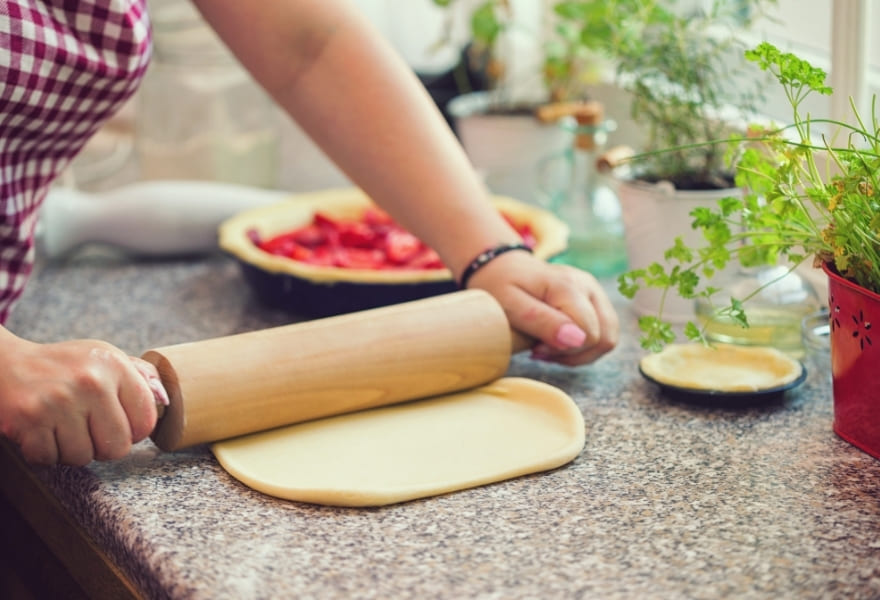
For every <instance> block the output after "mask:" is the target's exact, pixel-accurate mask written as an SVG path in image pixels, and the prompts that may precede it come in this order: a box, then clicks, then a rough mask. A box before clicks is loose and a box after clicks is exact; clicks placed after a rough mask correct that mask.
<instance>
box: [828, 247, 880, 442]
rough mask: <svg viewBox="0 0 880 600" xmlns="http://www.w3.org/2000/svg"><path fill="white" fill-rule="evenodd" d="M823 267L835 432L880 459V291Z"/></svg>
mask: <svg viewBox="0 0 880 600" xmlns="http://www.w3.org/2000/svg"><path fill="white" fill-rule="evenodd" d="M823 268H824V271H825V273H826V274H827V275H828V303H829V309H830V311H831V312H830V317H829V318H830V319H831V378H832V385H833V390H834V432H835V433H836V434H837V435H839V436H840V437H841V438H843V439H845V440H846V441H848V442H849V443H851V444H852V445H854V446H856V447H857V448H860V449H862V450H864V451H865V452H867V453H868V454H870V455H871V456H874V457H875V458H880V295H878V294H875V293H873V292H869V291H868V290H866V289H864V288H862V287H860V286H858V285H856V284H854V283H853V282H851V281H848V280H846V279H844V278H843V277H841V276H840V275H838V274H837V273H836V272H835V271H834V270H833V268H831V267H829V266H828V265H825V266H824V267H823ZM875 323H877V324H878V325H877V326H876V327H873V325H874V324H875Z"/></svg>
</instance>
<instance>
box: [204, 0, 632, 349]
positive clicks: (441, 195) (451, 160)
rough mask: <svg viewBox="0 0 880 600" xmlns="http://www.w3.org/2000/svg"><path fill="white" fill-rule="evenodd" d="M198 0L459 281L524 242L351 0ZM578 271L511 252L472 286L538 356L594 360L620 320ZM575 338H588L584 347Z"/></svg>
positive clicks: (274, 91) (289, 105)
mask: <svg viewBox="0 0 880 600" xmlns="http://www.w3.org/2000/svg"><path fill="white" fill-rule="evenodd" d="M194 1H195V3H196V4H197V5H198V7H199V9H200V11H201V12H202V13H203V15H204V16H205V18H206V20H207V21H208V22H209V23H210V24H211V26H212V27H213V28H214V29H215V30H216V31H217V32H218V33H219V35H220V36H221V37H222V38H223V39H224V41H225V42H226V43H227V44H228V45H229V47H230V48H231V49H232V50H233V52H234V53H235V54H236V55H237V56H238V57H239V59H240V60H241V62H242V64H244V66H245V67H246V68H247V69H248V70H249V71H250V72H251V73H252V74H253V75H254V77H255V79H256V80H257V81H258V82H259V83H260V84H261V85H263V87H265V89H266V90H267V91H268V92H269V93H270V94H271V96H272V97H273V98H274V99H275V100H276V101H277V102H278V103H279V105H281V106H282V107H283V108H284V109H285V110H286V111H287V112H288V113H289V114H290V116H291V117H292V118H294V119H295V120H296V121H297V123H298V124H299V125H300V126H301V127H302V128H303V130H304V131H306V132H307V133H308V134H309V135H310V136H311V137H312V138H313V139H314V140H315V142H316V143H317V144H318V145H319V146H320V147H321V148H322V149H323V150H324V151H325V153H326V154H327V155H328V156H329V157H330V158H331V159H332V160H333V161H334V162H335V163H336V164H338V165H339V167H340V168H341V169H342V170H343V171H344V172H345V173H346V174H347V175H348V176H349V178H350V179H351V180H352V181H354V182H355V183H356V184H357V185H358V186H359V187H360V188H362V189H363V190H364V191H365V192H366V193H367V195H369V196H370V197H371V198H373V199H374V200H375V201H376V202H377V203H379V204H381V205H382V207H383V208H385V209H386V210H387V211H388V212H389V213H390V214H392V215H393V216H394V218H395V219H396V220H397V221H398V222H399V223H400V224H401V225H403V226H404V227H406V228H407V229H409V230H410V231H412V232H413V233H414V234H415V235H417V236H418V237H420V238H421V239H422V240H423V241H425V242H426V243H427V244H428V245H430V246H432V247H433V248H434V249H435V250H436V251H437V252H438V253H439V254H440V256H441V258H442V259H443V261H444V263H445V264H446V265H447V266H448V267H449V268H450V269H451V270H452V272H453V274H454V275H455V277H456V278H458V277H459V276H460V275H461V273H462V271H463V270H464V269H465V268H466V266H467V265H468V263H469V262H470V261H471V260H473V258H474V257H475V256H476V255H477V254H479V253H480V252H482V251H483V250H485V249H487V248H490V247H493V246H496V245H498V244H503V243H512V242H516V241H519V237H518V235H517V234H516V232H515V231H513V230H512V228H511V227H510V226H509V225H508V224H507V223H506V222H505V221H504V219H503V218H501V216H500V215H499V214H498V212H497V211H496V210H495V209H494V208H493V207H492V205H491V204H490V203H489V201H488V192H487V190H486V188H485V186H484V185H483V183H482V181H481V180H480V179H479V177H478V176H477V175H476V173H475V171H474V169H473V168H472V166H471V165H470V162H469V160H468V158H467V156H466V155H465V153H464V151H463V149H462V147H461V145H460V144H459V143H458V140H457V139H456V138H455V136H454V135H453V133H452V132H451V130H450V129H449V127H448V126H447V124H446V122H445V121H444V119H443V118H442V116H441V114H440V112H439V110H437V108H436V106H435V104H434V103H433V102H432V101H431V99H430V97H429V96H428V94H427V92H426V90H425V89H424V87H423V86H422V85H421V83H420V82H419V81H418V79H417V77H416V76H415V74H414V73H413V72H412V70H411V69H410V68H409V67H408V66H407V65H406V64H405V63H404V62H403V61H402V59H401V58H400V57H399V56H398V55H397V53H396V52H395V51H394V49H393V48H391V47H390V45H389V44H388V43H387V42H386V41H385V40H384V38H383V37H382V36H381V35H380V34H379V33H378V32H377V31H376V30H374V29H373V28H372V26H371V25H370V23H369V22H368V21H367V20H366V19H365V18H364V17H363V16H362V15H361V14H360V12H359V11H358V10H357V9H355V8H353V7H352V6H350V5H349V4H348V3H347V2H345V1H344V0H287V1H278V0H276V1H273V2H240V1H239V0H194ZM573 271H574V270H570V269H567V268H563V267H557V266H553V265H547V264H545V263H543V262H542V261H538V260H537V259H534V258H532V257H531V256H530V255H528V254H527V253H525V252H510V253H507V254H505V255H503V256H501V257H499V258H497V259H495V260H494V261H492V262H491V263H489V264H488V265H486V266H485V267H484V268H483V269H481V270H480V271H478V272H477V273H476V274H475V275H474V277H473V278H472V279H471V286H472V287H484V288H485V289H487V290H489V291H490V292H491V293H493V294H494V295H495V297H496V298H497V299H498V300H499V301H500V302H501V304H502V305H503V306H504V308H505V310H506V312H507V314H508V317H509V318H510V320H511V323H512V324H513V326H514V327H516V328H517V329H519V330H520V331H523V332H524V333H527V334H529V335H531V336H533V337H536V338H539V339H541V340H543V341H544V343H545V345H544V346H543V347H540V348H539V354H540V355H541V356H542V357H546V358H550V357H552V356H551V355H553V354H554V352H555V351H557V350H558V351H565V352H566V353H569V354H570V353H571V352H574V353H575V354H576V355H577V356H578V358H576V359H575V358H572V357H571V356H568V357H567V358H565V359H564V361H565V362H577V361H586V360H592V359H593V358H595V357H596V356H595V355H596V353H598V354H602V353H604V352H605V351H607V350H608V349H610V348H611V347H612V346H613V345H614V343H615V342H616V339H617V321H616V316H615V315H614V311H613V309H612V308H611V306H610V303H609V302H608V301H607V298H605V295H604V293H603V292H602V290H601V288H600V286H599V285H598V284H597V283H596V282H595V280H594V279H593V278H592V277H589V276H588V275H586V274H583V273H582V272H578V273H574V272H573ZM566 324H568V325H569V327H568V328H566V329H564V330H563V326H564V325H566ZM572 328H574V329H581V330H583V333H584V336H583V339H582V341H581V343H576V342H578V335H577V333H576V332H575V331H574V330H573V329H572ZM560 332H561V333H560ZM585 346H589V348H590V352H586V353H585V352H584V350H585V348H584V347H585ZM542 349H543V351H541V350H542Z"/></svg>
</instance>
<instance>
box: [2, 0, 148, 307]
mask: <svg viewBox="0 0 880 600" xmlns="http://www.w3.org/2000/svg"><path fill="white" fill-rule="evenodd" d="M150 54H151V45H150V24H149V20H148V18H147V13H146V6H145V0H0V323H3V322H5V321H6V318H7V317H8V316H9V311H10V310H11V309H12V306H13V304H14V303H15V301H16V300H17V299H18V297H19V296H21V293H22V291H23V290H24V287H25V284H26V282H27V279H28V276H29V275H30V273H31V269H32V266H33V259H34V249H33V239H34V226H35V224H36V214H37V210H38V209H39V206H40V204H41V203H42V201H43V199H44V198H45V196H46V192H47V191H48V189H49V185H50V184H51V182H52V181H53V180H54V179H55V177H56V176H57V175H58V174H59V173H60V172H61V171H62V170H63V169H64V167H65V166H66V165H67V164H68V163H69V162H70V160H71V159H72V158H73V157H74V155H76V153H77V152H79V150H80V149H81V148H82V147H83V145H84V144H85V143H86V141H87V140H88V139H89V137H91V136H92V134H94V133H95V131H97V130H98V128H99V127H100V126H101V125H102V124H103V123H104V122H105V121H106V120H107V119H108V118H110V117H111V116H112V115H113V114H114V113H115V112H116V111H117V110H119V108H121V107H122V105H123V104H124V103H125V101H126V100H127V99H128V98H129V97H130V96H131V95H132V93H134V91H135V89H136V88H137V85H138V83H140V80H141V78H142V77H143V74H144V72H145V71H146V68H147V64H148V62H149V59H150Z"/></svg>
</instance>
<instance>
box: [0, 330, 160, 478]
mask: <svg viewBox="0 0 880 600" xmlns="http://www.w3.org/2000/svg"><path fill="white" fill-rule="evenodd" d="M0 360H2V362H3V369H2V371H0V434H2V435H4V436H5V437H7V438H9V439H10V440H11V441H12V442H13V443H15V444H17V445H18V447H19V448H20V449H21V453H22V456H23V457H24V459H25V460H26V461H28V462H30V463H33V464H42V465H52V464H67V465H85V464H88V463H89V462H91V461H92V460H112V459H118V458H122V457H123V456H125V455H127V454H128V453H129V451H130V450H131V446H132V444H134V443H136V442H139V441H141V440H142V439H144V438H146V437H147V436H148V435H149V434H150V432H151V431H152V430H153V428H154V427H155V425H156V418H157V411H156V405H157V402H159V403H163V404H167V396H166V395H165V391H164V389H163V388H162V385H161V383H160V380H159V376H158V374H157V373H156V369H155V367H153V365H151V364H149V363H147V362H146V361H143V360H141V359H139V358H134V357H130V356H128V355H127V354H126V353H125V352H123V351H122V350H120V349H118V348H116V347H115V346H112V345H111V344H108V343H106V342H102V341H97V340H73V341H66V342H58V343H50V344H38V343H34V342H30V341H28V340H24V339H22V338H19V337H16V336H14V335H13V334H11V333H10V332H9V331H6V330H3V329H0Z"/></svg>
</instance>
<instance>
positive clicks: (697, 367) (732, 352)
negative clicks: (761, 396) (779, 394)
mask: <svg viewBox="0 0 880 600" xmlns="http://www.w3.org/2000/svg"><path fill="white" fill-rule="evenodd" d="M639 366H640V368H641V371H642V373H644V374H645V375H646V376H647V377H649V378H650V379H653V380H654V381H656V382H658V383H660V384H663V385H668V386H673V387H676V388H683V389H692V390H698V391H713V392H760V391H762V390H768V389H775V388H780V387H783V386H785V385H787V384H790V383H792V382H793V381H795V380H797V379H798V377H800V376H801V373H802V371H803V366H802V365H801V363H800V362H798V361H797V360H795V359H793V358H791V357H790V356H788V355H787V354H785V353H784V352H781V351H780V350H777V349H775V348H769V347H764V346H734V345H728V344H716V345H713V346H705V345H703V344H670V345H668V346H666V347H665V348H664V349H663V350H662V351H660V352H657V353H655V354H649V355H647V356H645V357H643V358H642V359H641V361H640V363H639Z"/></svg>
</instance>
